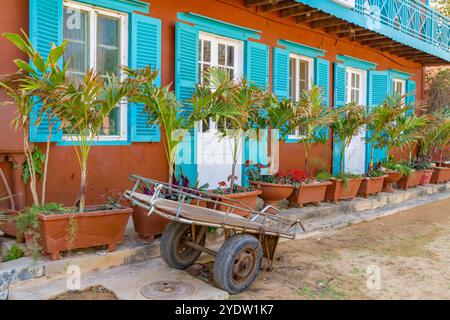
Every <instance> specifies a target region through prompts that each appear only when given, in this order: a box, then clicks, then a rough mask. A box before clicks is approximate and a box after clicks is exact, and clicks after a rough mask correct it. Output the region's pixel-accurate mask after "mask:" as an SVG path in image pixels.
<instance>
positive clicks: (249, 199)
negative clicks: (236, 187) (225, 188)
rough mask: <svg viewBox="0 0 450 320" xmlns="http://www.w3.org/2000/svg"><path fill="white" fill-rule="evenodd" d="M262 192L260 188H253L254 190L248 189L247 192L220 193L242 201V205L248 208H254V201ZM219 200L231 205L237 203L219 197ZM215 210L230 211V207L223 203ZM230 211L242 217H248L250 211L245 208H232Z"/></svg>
mask: <svg viewBox="0 0 450 320" xmlns="http://www.w3.org/2000/svg"><path fill="white" fill-rule="evenodd" d="M261 193H262V191H261V190H255V191H249V192H238V193H232V194H224V195H222V196H223V197H224V198H228V199H233V200H237V201H240V202H242V203H243V204H244V205H246V206H248V207H249V208H251V209H253V210H256V201H257V198H258V196H259V195H260V194H261ZM221 201H222V202H224V203H227V204H231V205H237V206H239V204H236V203H235V202H234V201H227V200H226V199H223V198H221ZM217 210H220V211H224V212H227V211H228V212H231V211H230V210H231V207H229V206H225V205H220V204H219V205H218V206H217ZM232 213H234V214H237V215H240V216H242V217H246V218H247V217H248V216H249V215H250V214H251V213H250V212H249V211H246V210H239V209H233V211H232Z"/></svg>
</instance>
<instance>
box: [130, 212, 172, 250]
mask: <svg viewBox="0 0 450 320" xmlns="http://www.w3.org/2000/svg"><path fill="white" fill-rule="evenodd" d="M132 208H133V213H132V214H131V217H132V218H133V225H134V231H136V233H137V234H138V235H139V238H140V239H142V240H144V241H147V242H153V241H154V240H155V236H158V235H160V234H162V233H163V231H164V229H165V228H166V225H167V224H168V223H169V220H167V219H164V218H163V217H160V216H159V215H157V214H151V215H150V216H149V215H148V210H147V209H144V208H141V207H136V206H133V207H132Z"/></svg>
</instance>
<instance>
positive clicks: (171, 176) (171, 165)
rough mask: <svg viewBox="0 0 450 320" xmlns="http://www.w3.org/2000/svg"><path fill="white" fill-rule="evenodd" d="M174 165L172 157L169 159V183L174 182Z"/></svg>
mask: <svg viewBox="0 0 450 320" xmlns="http://www.w3.org/2000/svg"><path fill="white" fill-rule="evenodd" d="M174 167H175V165H174V161H173V160H172V159H170V160H169V181H167V182H168V183H169V184H172V183H173V175H174V173H175V170H174Z"/></svg>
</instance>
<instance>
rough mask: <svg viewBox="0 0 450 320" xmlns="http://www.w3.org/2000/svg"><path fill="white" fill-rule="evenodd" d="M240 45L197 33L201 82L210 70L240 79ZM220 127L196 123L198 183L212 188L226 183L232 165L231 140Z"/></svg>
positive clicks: (238, 166)
mask: <svg viewBox="0 0 450 320" xmlns="http://www.w3.org/2000/svg"><path fill="white" fill-rule="evenodd" d="M242 61H243V43H242V42H241V41H237V40H234V39H229V38H224V37H220V36H216V35H211V34H207V33H203V32H201V33H200V39H199V73H200V74H199V79H200V81H201V82H202V83H204V74H205V71H207V70H208V69H209V68H211V67H221V68H225V69H227V70H228V71H229V72H230V74H231V76H232V77H233V78H234V79H238V78H240V77H242V65H243V63H242ZM219 125H220V124H217V123H215V122H214V121H211V120H209V121H208V123H198V124H197V126H198V127H197V129H198V131H197V132H198V135H197V163H198V166H197V168H198V179H199V182H200V183H201V184H204V183H208V184H209V187H210V188H211V189H215V188H216V187H217V186H218V184H219V182H221V181H227V178H228V176H229V175H230V174H231V168H232V164H233V157H232V141H231V140H230V139H228V138H222V137H220V136H219V135H218V134H217V133H218V130H217V129H218V126H219ZM238 159H239V161H238V164H237V167H236V176H237V177H238V180H237V183H238V184H240V183H241V178H242V176H241V167H242V161H241V159H242V143H239V151H238Z"/></svg>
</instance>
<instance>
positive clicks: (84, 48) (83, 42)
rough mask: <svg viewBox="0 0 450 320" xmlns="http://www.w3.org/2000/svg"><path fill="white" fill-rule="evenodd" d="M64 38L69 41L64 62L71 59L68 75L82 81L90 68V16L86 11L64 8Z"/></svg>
mask: <svg viewBox="0 0 450 320" xmlns="http://www.w3.org/2000/svg"><path fill="white" fill-rule="evenodd" d="M63 38H64V40H66V41H68V44H67V48H66V51H65V52H64V56H63V60H64V63H67V62H68V61H70V64H69V69H68V75H69V77H71V78H72V79H74V80H75V79H76V80H79V81H81V80H82V79H83V74H84V73H85V72H86V71H87V70H88V69H89V16H88V14H87V13H86V12H84V11H80V10H75V9H71V8H67V7H65V8H64V28H63Z"/></svg>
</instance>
